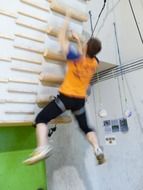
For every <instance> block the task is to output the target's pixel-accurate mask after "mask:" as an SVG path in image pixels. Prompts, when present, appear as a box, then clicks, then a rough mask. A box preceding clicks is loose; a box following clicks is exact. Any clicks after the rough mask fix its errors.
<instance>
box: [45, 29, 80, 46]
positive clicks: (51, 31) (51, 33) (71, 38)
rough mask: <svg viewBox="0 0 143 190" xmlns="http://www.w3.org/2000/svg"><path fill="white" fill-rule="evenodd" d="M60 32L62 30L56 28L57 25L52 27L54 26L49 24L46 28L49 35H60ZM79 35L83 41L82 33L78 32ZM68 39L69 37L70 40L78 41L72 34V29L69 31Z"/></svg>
mask: <svg viewBox="0 0 143 190" xmlns="http://www.w3.org/2000/svg"><path fill="white" fill-rule="evenodd" d="M59 32H60V28H56V27H52V26H49V27H48V28H47V30H46V33H47V34H48V35H51V36H54V37H58V34H59ZM78 36H79V38H80V40H81V41H83V37H82V36H81V35H80V34H78ZM68 39H69V40H70V41H72V42H77V41H76V40H75V39H74V38H73V37H72V34H71V32H70V31H69V32H68Z"/></svg>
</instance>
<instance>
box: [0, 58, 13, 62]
mask: <svg viewBox="0 0 143 190" xmlns="http://www.w3.org/2000/svg"><path fill="white" fill-rule="evenodd" d="M0 61H6V62H11V58H10V57H0Z"/></svg>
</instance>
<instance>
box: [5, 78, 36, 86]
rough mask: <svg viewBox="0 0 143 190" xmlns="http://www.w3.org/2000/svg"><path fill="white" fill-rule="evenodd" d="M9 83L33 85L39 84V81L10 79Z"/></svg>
mask: <svg viewBox="0 0 143 190" xmlns="http://www.w3.org/2000/svg"><path fill="white" fill-rule="evenodd" d="M8 81H9V82H14V83H25V84H33V85H37V84H39V81H33V80H27V79H18V78H9V80H8Z"/></svg>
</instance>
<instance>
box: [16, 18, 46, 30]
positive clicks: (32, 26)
mask: <svg viewBox="0 0 143 190" xmlns="http://www.w3.org/2000/svg"><path fill="white" fill-rule="evenodd" d="M16 24H18V25H20V26H23V27H25V28H29V29H32V30H37V31H39V32H42V33H46V29H43V28H39V27H37V26H35V25H31V24H28V23H24V22H21V21H19V20H17V21H16Z"/></svg>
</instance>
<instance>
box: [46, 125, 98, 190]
mask: <svg viewBox="0 0 143 190" xmlns="http://www.w3.org/2000/svg"><path fill="white" fill-rule="evenodd" d="M74 127H75V124H74V123H72V124H71V125H70V126H60V127H59V128H58V129H57V132H56V134H55V135H54V137H53V140H54V148H55V152H54V154H53V155H52V156H51V157H50V158H49V159H48V160H47V176H48V189H49V190H57V189H58V190H67V189H68V190H79V189H80V190H87V189H90V190H94V189H93V187H92V186H91V181H90V179H89V176H88V173H87V171H86V165H85V158H86V153H87V152H89V145H88V143H87V142H86V141H85V140H84V138H83V135H82V134H81V133H79V132H78V130H77V129H75V128H74ZM91 154H92V153H91Z"/></svg>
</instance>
